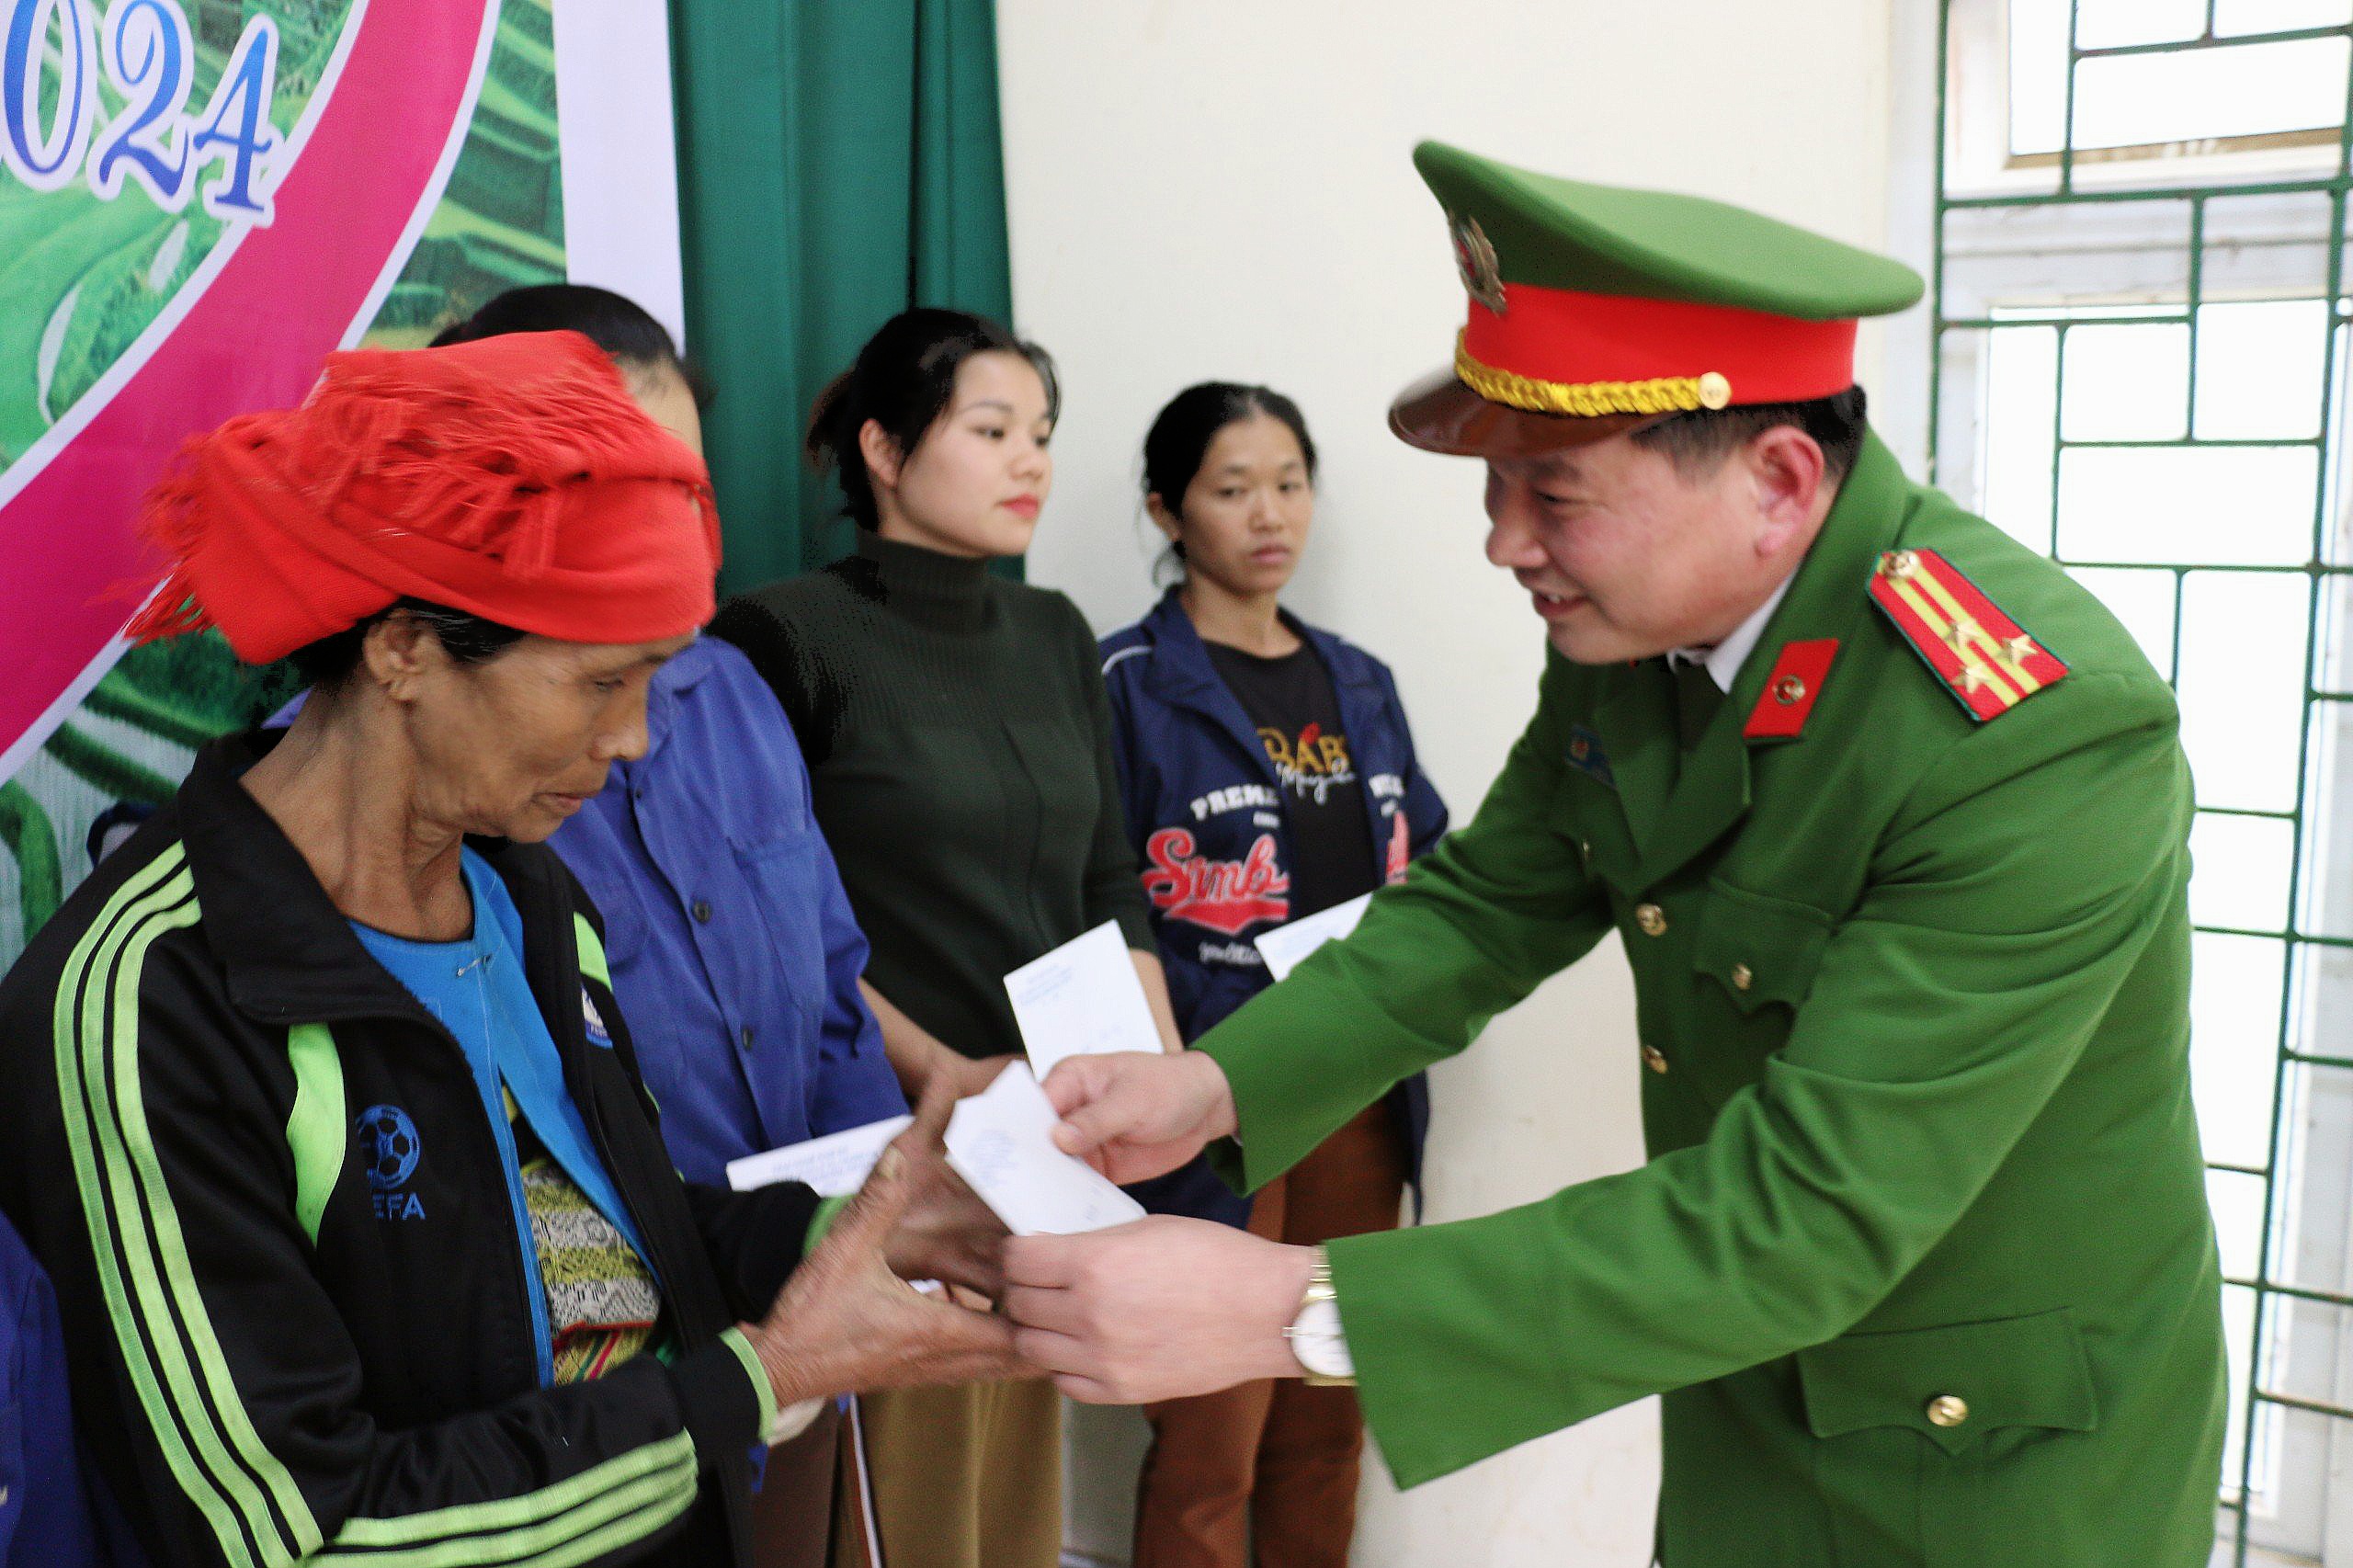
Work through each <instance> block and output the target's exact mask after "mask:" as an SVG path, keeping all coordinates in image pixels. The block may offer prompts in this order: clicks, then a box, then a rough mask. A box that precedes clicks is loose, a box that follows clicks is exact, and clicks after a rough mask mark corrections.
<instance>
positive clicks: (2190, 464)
mask: <svg viewBox="0 0 2353 1568" xmlns="http://www.w3.org/2000/svg"><path fill="white" fill-rule="evenodd" d="M1938 16H1939V27H1938V40H1937V78H1938V87H1939V93H1938V117H1939V118H1938V125H1939V127H1940V131H1941V134H1940V136H1939V137H1938V142H1937V148H1936V154H1935V157H1936V210H1935V223H1934V254H1933V288H1932V292H1931V298H1932V301H1933V307H1934V314H1933V322H1932V327H1931V331H1932V335H1933V349H1932V352H1931V354H1930V359H1929V366H1928V371H1929V378H1930V386H1931V391H1930V403H1931V415H1930V423H1929V437H1928V457H1929V464H1930V469H1931V473H1932V477H1933V478H1934V481H1935V483H1938V485H1940V486H1941V487H1942V488H1944V489H1946V490H1948V491H1949V492H1951V493H1952V494H1955V495H1957V496H1959V497H1960V498H1961V499H1962V500H1963V502H1964V503H1966V504H1969V505H1971V506H1974V507H1975V508H1976V509H1978V510H1980V511H1981V512H1983V513H1984V515H1985V516H1987V517H1990V518H1991V519H1992V520H1993V521H1995V523H1996V524H1998V525H1999V526H2001V527H2002V528H2005V529H2006V530H2008V531H2009V532H2010V533H2012V534H2013V535H2015V536H2016V537H2018V539H2020V540H2025V541H2027V542H2028V543H2029V544H2031V545H2032V546H2033V547H2034V548H2036V549H2038V550H2041V551H2046V552H2047V553H2049V554H2051V555H2052V556H2053V557H2054V558H2056V559H2057V560H2059V561H2060V562H2063V564H2065V565H2066V566H2067V568H2068V569H2069V570H2070V571H2071V572H2072V573H2073V574H2075V576H2076V577H2077V578H2078V579H2079V580H2081V581H2082V582H2083V583H2084V584H2085V585H2086V586H2088V587H2089V588H2091V589H2092V590H2093V591H2094V592H2095V593H2097V594H2098V595H2099V596H2100V597H2102V598H2103V599H2104V600H2105V601H2106V602H2107V603H2108V604H2109V606H2110V608H2113V609H2114V610H2115V611H2116V613H2117V615H2118V616H2119V618H2120V619H2122V620H2123V621H2124V623H2125V624H2126V625H2127V626H2128V627H2130V628H2131V630H2132V631H2133V632H2134V633H2135V634H2136V635H2137V636H2138V637H2139V638H2140V640H2141V642H2142V644H2143V647H2144V648H2145V649H2146V650H2147V652H2148V654H2149V657H2150V659H2151V660H2152V662H2153V663H2154V664H2155V665H2156V666H2157V668H2158V669H2159V670H2160V671H2163V672H2165V674H2166V675H2167V676H2169V677H2170V678H2171V680H2172V681H2173V683H2174V687H2175V689H2176V691H2177V693H2178V694H2179V696H2180V699H2181V707H2182V722H2183V743H2184V744H2185V746H2186V747H2187V748H2188V753H2189V757H2190V762H2191V766H2192V767H2193V769H2194V771H2195V773H2196V777H2197V782H2198V796H2199V806H2200V811H2199V814H2198V818H2197V824H2196V827H2195V829H2194V832H2193V836H2192V840H2191V847H2192V850H2193V853H2194V855H2195V858H2196V862H2197V869H2196V872H2195V880H2194V881H2193V883H2192V886H2191V913H2192V916H2193V918H2194V920H2195V921H2196V922H2197V931H2198V934H2197V937H2196V943H2197V950H2196V962H2195V970H2194V980H2193V990H2192V998H2191V1013H2192V1056H2193V1071H2194V1074H2195V1092H2196V1097H2197V1105H2198V1112H2199V1119H2200V1127H2201V1130H2202V1131H2203V1135H2204V1140H2205V1144H2206V1153H2207V1158H2208V1160H2209V1163H2210V1166H2211V1172H2210V1176H2209V1178H2208V1192H2209V1196H2210V1198H2211V1202H2212V1205H2213V1209H2214V1215H2215V1221H2216V1228H2217V1231H2218V1233H2219V1234H2220V1237H2221V1241H2222V1261H2223V1270H2224V1273H2225V1274H2226V1275H2227V1276H2228V1278H2229V1280H2230V1284H2229V1286H2228V1288H2227V1290H2226V1296H2225V1307H2226V1311H2227V1316H2228V1323H2229V1328H2230V1337H2231V1373H2232V1419H2231V1426H2230V1437H2229V1447H2228V1450H2227V1453H2226V1455H2225V1460H2224V1469H2223V1474H2222V1493H2221V1513H2220V1515H2219V1517H2218V1528H2217V1548H2216V1555H2215V1561H2216V1562H2218V1563H2232V1564H2237V1563H2281V1562H2294V1563H2313V1564H2325V1565H2326V1568H2353V1246H2348V1239H2349V1238H2353V1203H2349V1202H2348V1195H2349V1194H2353V526H2348V521H2347V516H2346V508H2347V483H2346V482H2347V479H2348V477H2353V474H2348V471H2347V460H2348V441H2347V437H2348V435H2353V410H2348V408H2347V392H2348V390H2353V388H2348V380H2347V378H2348V370H2353V299H2348V297H2347V296H2348V295H2349V294H2353V278H2347V274H2346V240H2347V229H2346V219H2347V214H2346V206H2347V194H2348V189H2353V158H2349V156H2348V149H2353V125H2348V114H2347V106H2348V104H2349V103H2353V0H1940V5H1939V12H1938Z"/></svg>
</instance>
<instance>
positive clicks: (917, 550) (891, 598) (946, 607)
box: [858, 528, 991, 631]
mask: <svg viewBox="0 0 2353 1568" xmlns="http://www.w3.org/2000/svg"><path fill="white" fill-rule="evenodd" d="M858 560H860V561H862V562H866V563H867V564H868V565H869V567H870V569H871V571H872V573H873V580H874V582H875V584H876V585H878V586H879V587H881V590H882V601H883V603H885V604H887V605H889V606H890V607H891V608H892V609H894V610H896V611H898V612H899V613H900V614H902V615H904V616H905V617H906V618H907V619H910V620H914V621H916V622H918V623H920V624H923V625H926V626H933V627H937V628H938V629H939V630H941V631H978V630H979V629H980V628H981V627H983V626H984V625H986V624H987V622H988V619H989V608H990V603H991V601H990V597H989V562H988V561H987V560H986V559H985V558H982V559H972V558H970V557H966V556H961V555H948V554H945V553H943V552H941V551H937V550H926V549H925V548H924V547H923V546H922V545H919V544H907V543H904V542H903V541H901V540H890V539H884V538H883V537H882V536H881V534H878V533H875V532H874V531H872V530H871V529H869V528H860V529H858Z"/></svg>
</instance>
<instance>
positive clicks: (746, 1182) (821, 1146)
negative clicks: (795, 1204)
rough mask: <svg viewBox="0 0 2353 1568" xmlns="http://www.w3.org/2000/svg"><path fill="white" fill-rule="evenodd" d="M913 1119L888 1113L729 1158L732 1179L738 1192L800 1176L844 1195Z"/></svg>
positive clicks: (824, 1191)
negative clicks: (842, 1128)
mask: <svg viewBox="0 0 2353 1568" xmlns="http://www.w3.org/2000/svg"><path fill="white" fill-rule="evenodd" d="M913 1120H915V1118H914V1117H912V1116H890V1117H885V1118H883V1119H881V1121H870V1122H868V1123H867V1124H866V1125H865V1126H863V1127H853V1128H850V1129H848V1130H847V1131H842V1132H828V1133H826V1134H825V1135H824V1137H823V1138H812V1139H809V1140H808V1141H807V1142H801V1143H787V1144H786V1145H785V1146H784V1147H783V1148H781V1149H770V1150H769V1151H768V1152H767V1153H765V1154H746V1155H745V1156H744V1157H743V1158H742V1159H740V1160H730V1161H728V1162H727V1185H728V1186H730V1187H733V1188H734V1189H735V1190H736V1191H738V1192H749V1191H751V1190H752V1189H753V1188H754V1187H767V1186H768V1185H770V1184H771V1183H774V1182H779V1181H798V1182H805V1183H807V1184H808V1185H809V1186H811V1187H814V1188H816V1190H817V1196H818V1197H820V1198H839V1197H841V1196H843V1195H844V1194H846V1193H852V1192H856V1191H857V1190H858V1184H859V1183H861V1182H863V1181H864V1180H865V1179H866V1173H867V1172H869V1171H870V1170H872V1169H873V1168H874V1162H875V1161H877V1160H879V1159H881V1157H882V1151H883V1150H884V1149H885V1148H887V1147H889V1145H890V1142H891V1140H892V1139H893V1138H896V1137H897V1136H898V1135H899V1134H900V1133H902V1132H904V1131H906V1129H907V1124H908V1123H910V1122H912V1121H913Z"/></svg>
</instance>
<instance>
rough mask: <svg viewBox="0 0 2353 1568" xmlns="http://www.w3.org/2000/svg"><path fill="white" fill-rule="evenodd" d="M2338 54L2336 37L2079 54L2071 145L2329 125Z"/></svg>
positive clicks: (2334, 121)
mask: <svg viewBox="0 0 2353 1568" xmlns="http://www.w3.org/2000/svg"><path fill="white" fill-rule="evenodd" d="M2346 61H2347V40H2344V39H2342V38H2323V39H2301V40H2294V41H2292V42H2288V43H2250V44H2242V45H2239V46H2237V47H2234V48H2224V49H2200V50H2192V51H2186V52H2183V53H2180V54H2126V55H2113V56H2109V57H2107V58H2103V59H2095V60H2086V61H2084V62H2081V63H2080V64H2078V65H2077V66H2076V68H2075V145H2076V146H2077V147H2079V148H2081V147H2131V146H2142V145H2146V144H2149V143H2152V142H2196V141H2201V140H2204V139H2205V138H2208V137H2220V136H2256V135H2265V134H2268V133H2271V132H2276V131H2310V130H2319V129H2333V128H2335V127H2336V125H2338V124H2339V123H2341V122H2342V120H2343V119H2344V115H2345V71H2346ZM2062 90H2064V84H2062Z"/></svg>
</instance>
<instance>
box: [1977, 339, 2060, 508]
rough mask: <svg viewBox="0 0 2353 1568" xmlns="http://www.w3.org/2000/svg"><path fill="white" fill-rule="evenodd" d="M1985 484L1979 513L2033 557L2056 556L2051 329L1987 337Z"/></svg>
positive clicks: (2055, 356) (2055, 387) (2055, 384)
mask: <svg viewBox="0 0 2353 1568" xmlns="http://www.w3.org/2000/svg"><path fill="white" fill-rule="evenodd" d="M1985 337H1986V357H1985V399H1984V408H1985V469H1984V473H1985V481H1984V488H1983V492H1982V494H1983V499H1982V501H1981V503H1980V509H1981V510H1982V511H1983V513H1984V516H1985V517H1987V518H1988V519H1989V520H1990V521H1991V522H1993V524H1994V525H1995V527H1997V528H2001V529H2002V530H2003V531H2004V532H2006V533H2007V534H2008V535H2009V536H2010V537H2011V538H2013V539H2015V540H2018V542H2020V543H2021V544H2024V545H2025V546H2026V547H2027V548H2028V549H2029V550H2034V551H2042V552H2045V553H2048V552H2049V551H2050V549H2051V456H2052V433H2053V431H2054V429H2055V425H2054V417H2055V415H2056V413H2057V406H2058V392H2059V375H2058V365H2059V334H2058V332H2057V331H2056V329H2054V328H2052V327H2047V326H2020V327H2002V328H1999V329H1997V330H1995V331H1993V332H1990V333H1987V334H1986V335H1985Z"/></svg>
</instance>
